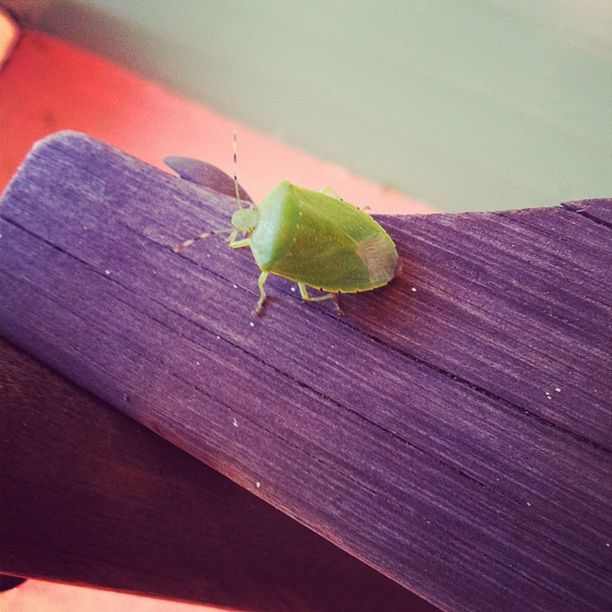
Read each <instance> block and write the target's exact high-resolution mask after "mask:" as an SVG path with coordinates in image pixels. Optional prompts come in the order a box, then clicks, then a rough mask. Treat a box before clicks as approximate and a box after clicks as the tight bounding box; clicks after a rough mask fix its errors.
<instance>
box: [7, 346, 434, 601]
mask: <svg viewBox="0 0 612 612" xmlns="http://www.w3.org/2000/svg"><path fill="white" fill-rule="evenodd" d="M0 363H1V364H2V367H1V368H0V392H1V393H2V402H1V403H0V422H1V423H2V435H1V436H0V492H1V494H2V502H1V503H0V517H1V520H0V551H1V552H0V570H3V571H7V570H9V571H11V572H12V573H14V574H19V575H25V576H37V577H43V578H47V579H52V580H62V581H65V582H72V583H78V584H90V585H97V586H102V587H107V588H114V589H121V590H128V591H137V592H139V593H148V594H153V595H158V596H163V597H171V598H176V599H184V600H185V599H187V600H195V601H201V602H206V603H208V604H214V605H218V606H228V607H232V608H234V609H241V610H242V609H244V610H330V611H331V610H334V611H335V610H368V611H369V610H380V609H392V610H399V609H402V610H423V611H426V610H429V611H431V610H434V608H433V606H430V605H429V604H427V603H426V602H424V601H423V600H420V599H419V598H417V597H416V596H415V595H413V594H411V593H410V592H409V591H406V590H405V589H403V588H402V587H401V586H399V585H398V584H397V583H395V582H392V581H391V580H389V579H388V578H386V577H384V576H383V575H382V574H380V573H378V572H376V571H374V570H372V569H371V568H369V567H368V566H366V565H365V564H363V563H361V562H360V561H358V560H357V559H355V558H353V557H351V556H349V555H348V554H346V553H344V552H342V551H341V550H340V549H338V548H337V547H335V546H334V545H333V544H330V543H329V542H327V541H326V540H324V539H323V538H321V537H319V536H317V535H316V534H314V533H313V532H312V531H310V530H309V529H306V528H305V527H303V526H302V525H299V524H298V523H297V522H296V521H294V520H292V519H290V518H289V517H287V516H285V515H284V514H283V513H281V512H279V511H278V510H275V509H274V508H272V507H271V506H270V505H268V504H266V503H265V502H263V501H261V500H260V499H257V498H256V497H255V496H254V495H251V494H250V493H248V492H247V491H244V490H243V489H241V488H240V487H239V486H238V485H236V484H234V483H232V482H231V481H230V480H228V479H227V478H225V477H224V476H221V475H220V474H219V473H217V472H215V471H214V470H212V469H211V468H209V467H207V466H205V465H203V464H202V463H201V462H199V461H197V460H195V459H194V458H192V457H190V456H189V455H187V454H186V453H184V452H182V451H181V450H179V449H177V448H176V447H175V446H172V445H171V444H169V443H168V442H166V441H165V440H162V439H161V438H160V437H159V436H156V435H155V434H154V433H152V432H150V431H148V430H147V429H145V428H144V427H143V426H141V425H139V424H137V423H135V422H134V421H133V420H132V419H130V418H128V417H127V416H125V415H123V414H121V413H120V412H119V411H117V410H114V409H112V408H111V407H110V406H108V405H107V404H105V403H104V402H102V401H100V400H97V399H95V398H93V397H92V396H91V395H89V394H88V393H87V392H85V391H83V390H81V389H79V388H78V387H76V386H75V385H74V384H72V383H70V382H68V381H67V380H65V379H63V378H62V377H60V376H59V375H57V374H55V373H53V372H51V371H50V370H49V369H48V368H46V367H45V366H43V365H42V364H40V363H38V362H36V361H35V360H34V359H33V358H32V357H29V356H28V355H26V354H25V353H23V352H22V351H19V350H17V349H16V348H14V347H12V346H10V345H9V344H7V343H6V342H5V341H3V340H0Z"/></svg>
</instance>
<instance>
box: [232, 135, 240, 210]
mask: <svg viewBox="0 0 612 612" xmlns="http://www.w3.org/2000/svg"><path fill="white" fill-rule="evenodd" d="M234 189H235V190H236V202H238V208H242V201H241V200H240V187H239V186H238V136H237V135H236V132H234Z"/></svg>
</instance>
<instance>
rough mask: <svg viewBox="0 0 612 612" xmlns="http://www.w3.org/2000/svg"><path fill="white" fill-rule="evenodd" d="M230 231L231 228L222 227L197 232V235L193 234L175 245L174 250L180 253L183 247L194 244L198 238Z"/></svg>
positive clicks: (202, 238) (201, 238)
mask: <svg viewBox="0 0 612 612" xmlns="http://www.w3.org/2000/svg"><path fill="white" fill-rule="evenodd" d="M231 231H233V230H232V229H231V228H229V229H225V228H224V229H214V230H210V231H209V232H202V233H201V234H198V235H197V236H194V237H193V238H190V239H189V240H184V241H183V242H181V244H179V245H178V246H177V247H174V252H175V253H180V252H181V251H182V250H183V249H186V248H187V247H190V246H191V245H193V244H195V243H196V242H197V241H198V240H204V239H205V238H208V237H210V236H214V235H215V234H228V233H229V232H231Z"/></svg>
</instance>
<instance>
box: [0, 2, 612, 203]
mask: <svg viewBox="0 0 612 612" xmlns="http://www.w3.org/2000/svg"><path fill="white" fill-rule="evenodd" d="M1 3H2V1H1V0H0V4H1ZM4 4H5V5H6V6H8V7H9V8H11V9H12V10H13V11H14V12H16V13H17V14H19V15H21V16H22V17H24V18H25V19H26V20H27V21H28V23H29V24H30V25H31V26H32V27H34V28H36V29H38V30H40V31H43V32H46V33H50V34H53V35H55V36H57V37H59V38H61V39H63V40H65V41H68V42H71V43H74V44H76V45H78V46H80V47H83V48H85V49H88V50H91V51H94V52H95V53H97V54H100V55H102V56H104V57H106V58H110V59H111V60H113V61H114V62H117V63H118V64H120V65H121V66H123V67H126V68H128V69H129V70H131V71H134V72H136V73H139V74H141V75H143V76H145V77H148V78H150V79H153V80H155V81H157V82H159V83H161V84H163V85H164V86H166V87H168V88H169V89H171V90H173V91H175V92H178V93H179V94H182V95H184V96H186V97H188V98H191V99H192V100H194V101H197V102H198V103H200V104H202V105H205V106H206V107H209V108H210V109H212V110H214V111H216V112H219V113H221V114H223V115H224V116H226V117H229V118H231V119H232V120H236V121H239V122H241V123H242V124H244V125H247V126H249V127H250V128H252V129H254V130H256V131H257V132H259V133H262V134H264V135H267V136H269V137H271V138H273V139H277V140H282V141H284V142H285V143H287V144H288V145H289V146H291V147H295V148H297V149H300V150H302V151H305V152H306V153H308V154H310V155H312V156H314V157H317V158H319V159H322V160H324V161H326V162H331V163H333V164H337V165H339V166H341V167H344V168H347V169H348V170H349V171H351V172H352V173H355V174H357V175H361V176H363V177H366V178H367V179H369V180H371V181H373V182H375V183H376V184H378V185H380V186H381V188H382V189H384V190H386V191H389V192H401V193H403V194H405V195H407V196H409V197H410V198H412V199H413V200H417V201H420V202H424V203H426V204H427V205H428V206H430V208H431V209H436V210H443V211H470V210H493V209H504V208H519V207H526V206H540V205H551V204H555V203H558V202H560V201H567V200H572V199H581V198H589V197H598V196H599V197H601V196H610V194H611V193H612V2H610V0H507V1H503V0H377V1H374V0H352V1H344V0H333V1H329V0H328V1H315V0H307V1H305V0H231V1H222V0H173V1H172V2H164V1H163V0H55V1H48V0H42V1H40V0H39V1H29V2H28V1H25V0H21V1H20V0H8V1H5V2H4ZM156 129H157V130H158V131H159V132H162V133H163V131H164V129H165V126H164V125H161V124H159V125H157V126H156ZM225 146H226V148H228V149H229V146H230V145H229V142H227V143H226V144H225ZM175 152H176V151H175ZM178 153H180V151H179V152H178ZM242 158H243V159H242V161H243V163H247V165H251V164H253V162H254V160H248V161H245V156H244V155H242ZM270 186H271V185H270ZM310 186H311V187H312V185H310Z"/></svg>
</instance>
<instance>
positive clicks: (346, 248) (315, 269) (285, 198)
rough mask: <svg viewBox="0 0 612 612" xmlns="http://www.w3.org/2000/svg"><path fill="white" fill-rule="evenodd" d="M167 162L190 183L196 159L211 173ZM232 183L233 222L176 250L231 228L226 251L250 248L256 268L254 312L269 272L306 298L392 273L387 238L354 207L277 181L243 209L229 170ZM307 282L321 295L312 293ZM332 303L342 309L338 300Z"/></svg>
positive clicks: (393, 255) (372, 285)
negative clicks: (236, 207)
mask: <svg viewBox="0 0 612 612" xmlns="http://www.w3.org/2000/svg"><path fill="white" fill-rule="evenodd" d="M234 161H236V150H235V149H234ZM166 163H167V164H168V165H170V167H171V168H172V169H173V170H175V171H176V172H178V174H179V175H181V176H184V177H185V178H188V179H189V180H192V181H194V182H199V181H198V173H197V172H195V171H194V169H197V168H198V164H200V165H201V166H200V167H201V169H202V172H203V174H202V175H201V176H204V174H206V173H207V172H208V173H210V172H211V170H210V168H211V166H209V165H208V164H204V162H197V160H192V159H188V158H180V157H172V158H167V159H166ZM187 167H189V172H187V171H186V168H187ZM217 172H220V171H217ZM207 176H208V175H207ZM223 176H226V177H227V175H224V174H223ZM227 179H229V177H227ZM200 180H201V179H200ZM234 187H235V196H236V200H237V203H238V210H236V211H235V212H234V214H233V215H232V220H231V227H230V228H227V229H222V230H212V231H209V232H204V233H202V234H199V235H198V236H195V237H194V238H191V239H189V240H185V241H184V242H183V243H181V244H180V245H179V246H178V247H177V248H176V249H175V252H177V253H179V252H180V251H182V250H183V249H184V248H186V247H189V246H191V245H192V244H194V243H195V242H196V241H197V240H200V239H202V238H207V237H208V236H210V235H212V234H219V233H229V238H228V239H227V243H228V246H230V247H231V248H232V249H240V248H246V247H250V249H251V251H252V253H253V257H254V258H255V261H256V263H257V265H258V267H259V269H260V271H261V273H260V275H259V279H258V281H257V285H258V288H259V300H258V301H257V305H256V307H255V314H260V313H261V311H262V308H263V305H264V303H265V301H266V290H265V285H266V281H267V280H268V277H269V275H270V274H276V275H277V276H281V277H283V278H286V279H289V280H291V281H294V282H295V283H297V286H298V289H299V292H300V295H301V297H302V299H303V300H305V301H307V302H319V301H322V300H328V299H336V298H337V295H338V294H340V293H358V292H360V291H370V290H371V289H376V288H378V287H382V286H383V285H386V284H387V283H388V282H389V281H390V280H391V279H392V278H393V277H394V276H395V273H396V268H397V263H398V256H397V250H396V248H395V244H394V242H393V240H392V239H391V237H390V236H389V234H387V232H386V231H385V230H384V229H383V228H382V227H381V226H380V225H379V224H378V223H377V222H376V221H375V220H374V219H373V218H372V217H370V216H369V215H368V214H367V213H365V212H363V211H362V210H360V209H359V208H357V207H356V206H354V205H352V204H349V203H348V202H345V201H343V200H341V199H339V198H337V197H333V196H331V195H328V194H327V193H324V192H319V191H311V190H309V189H304V188H303V187H298V186H297V185H293V184H291V183H289V182H287V181H283V182H282V183H280V184H279V185H278V186H277V187H276V188H274V189H273V190H272V192H271V193H270V194H269V195H268V196H267V197H266V198H265V199H264V200H263V201H262V202H261V203H260V204H259V205H258V206H255V205H254V204H250V205H248V206H246V207H245V206H243V203H242V200H241V198H240V191H239V187H238V181H237V179H236V176H235V175H234ZM226 191H227V190H226ZM310 288H312V289H317V290H319V291H322V292H325V294H324V295H311V294H310V293H309V289H310ZM336 306H337V307H338V309H339V310H340V308H339V306H338V303H337V301H336ZM340 312H341V311H340Z"/></svg>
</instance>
